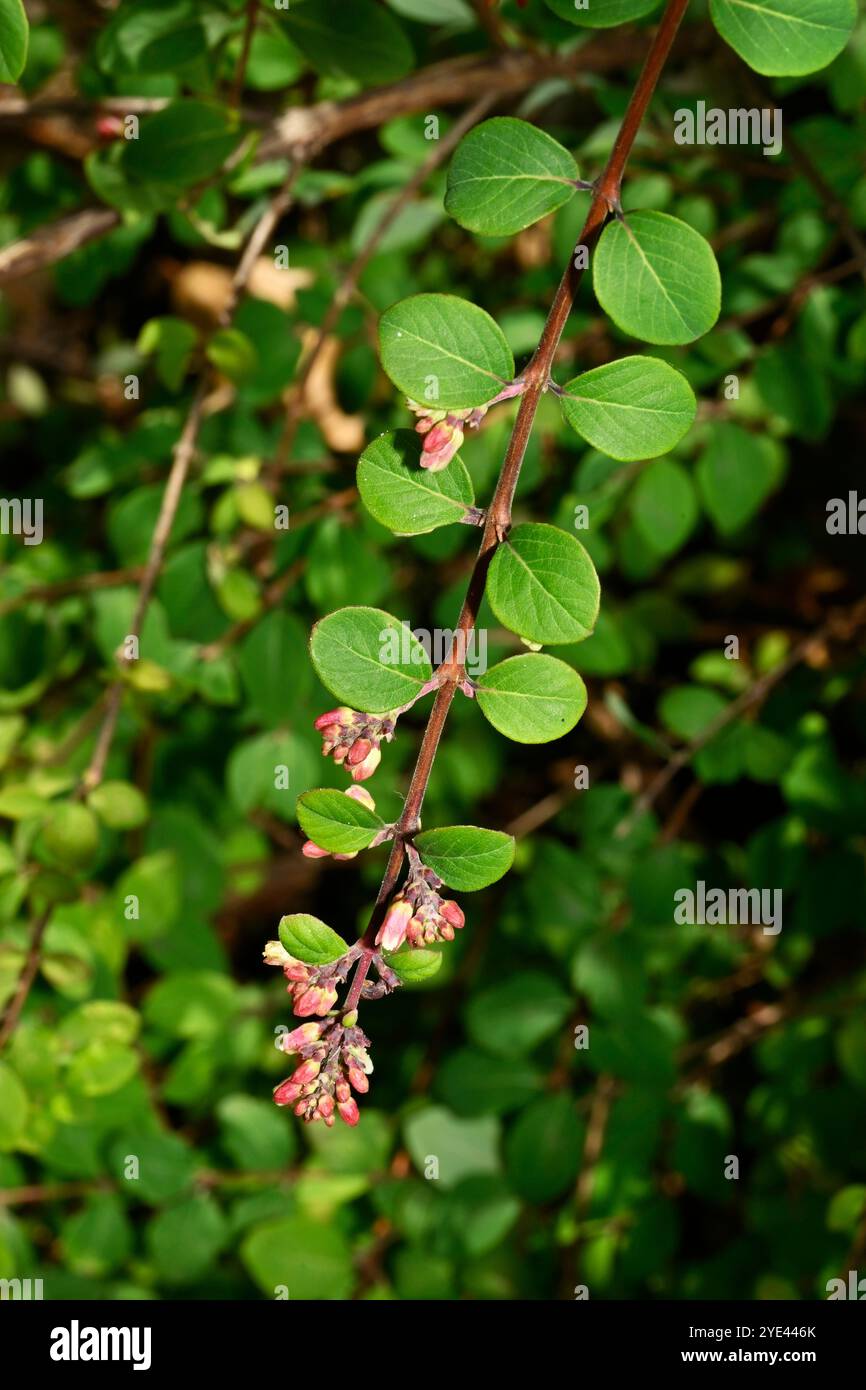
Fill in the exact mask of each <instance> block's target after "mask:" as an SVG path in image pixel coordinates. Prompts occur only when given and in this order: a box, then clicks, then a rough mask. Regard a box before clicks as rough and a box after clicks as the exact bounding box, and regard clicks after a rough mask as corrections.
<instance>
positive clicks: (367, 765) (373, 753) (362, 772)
mask: <svg viewBox="0 0 866 1390" xmlns="http://www.w3.org/2000/svg"><path fill="white" fill-rule="evenodd" d="M359 741H362V742H365V741H366V740H359ZM381 761H382V751H381V749H379V748H371V749H370V751H369V753H368V754H367V756H366V758H365V759H364V760H363V762H360V763H357V764H354V765H353V766H352V781H353V782H365V781H366V780H367V778H368V777H372V776H373V773H374V772H375V771H376V768H377V767H378V766H379V764H380V762H381Z"/></svg>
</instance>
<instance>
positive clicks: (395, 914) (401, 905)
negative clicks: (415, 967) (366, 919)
mask: <svg viewBox="0 0 866 1390" xmlns="http://www.w3.org/2000/svg"><path fill="white" fill-rule="evenodd" d="M411 918H412V905H411V903H408V902H407V901H406V899H405V898H395V899H394V901H393V902H392V903H391V906H390V907H389V908H388V911H387V912H386V913H385V920H384V921H383V923H382V925H381V927H380V928H379V932H378V935H377V936H376V945H377V946H381V947H382V949H383V950H384V951H396V950H397V947H398V946H402V944H403V942H404V941H405V939H406V928H407V927H408V925H409V922H410V920H411Z"/></svg>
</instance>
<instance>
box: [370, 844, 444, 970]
mask: <svg viewBox="0 0 866 1390" xmlns="http://www.w3.org/2000/svg"><path fill="white" fill-rule="evenodd" d="M441 887H442V880H441V879H439V878H437V876H436V875H435V874H434V873H433V870H432V869H428V868H425V866H424V865H423V864H422V863H421V861H420V859H419V858H418V855H417V853H415V852H413V851H411V850H410V870H409V877H408V878H407V880H406V882H405V883H404V885H403V888H402V890H401V892H399V893H398V894H397V895H396V896H395V897H394V898H392V899H391V903H390V905H389V907H388V911H387V912H386V913H385V917H384V920H383V922H382V925H381V927H380V928H379V932H378V935H377V937H376V945H377V946H381V947H382V949H383V951H396V950H397V948H398V947H399V946H402V944H403V942H404V941H408V942H409V944H410V946H429V945H430V944H431V943H432V942H434V941H453V940H454V933H455V931H459V930H460V928H461V927H462V926H463V924H464V922H465V920H466V919H465V917H464V916H463V912H462V911H461V909H460V908H459V907H458V905H457V903H455V902H454V901H453V900H452V899H451V898H443V897H442V896H441V895H440V893H439V891H438V890H439V889H440V888H441Z"/></svg>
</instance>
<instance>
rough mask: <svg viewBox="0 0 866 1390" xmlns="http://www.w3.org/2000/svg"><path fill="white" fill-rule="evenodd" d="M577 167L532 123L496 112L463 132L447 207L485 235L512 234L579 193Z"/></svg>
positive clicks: (452, 168) (464, 223) (450, 178)
mask: <svg viewBox="0 0 866 1390" xmlns="http://www.w3.org/2000/svg"><path fill="white" fill-rule="evenodd" d="M576 178H577V165H576V164H575V162H574V159H573V158H572V156H571V155H570V154H569V153H568V150H565V149H563V147H562V145H560V144H559V142H558V141H556V140H554V139H553V137H552V136H550V135H548V134H547V133H546V132H545V131H543V130H539V129H538V128H537V126H534V125H530V124H529V122H528V121H519V120H516V119H515V118H514V117H513V116H495V117H494V118H493V120H490V121H482V123H481V124H480V125H477V126H476V127H475V128H474V130H470V132H469V134H468V135H464V137H463V139H462V140H461V141H460V144H459V145H458V146H457V149H456V150H455V152H454V156H453V158H452V160H451V166H450V168H449V170H448V190H447V192H446V194H445V211H446V212H448V213H450V215H451V216H452V217H453V218H454V220H455V221H456V222H459V223H460V225H461V227H467V228H468V229H469V231H470V232H480V233H482V235H484V236H511V235H512V233H514V232H520V231H522V230H523V228H524V227H530V226H531V225H532V223H533V222H537V221H538V220H539V218H540V217H545V216H546V215H547V214H548V213H549V212H554V211H555V210H556V208H558V207H561V206H562V204H563V203H567V202H568V201H569V199H570V198H572V197H573V196H574V191H575V190H574V180H575V179H576Z"/></svg>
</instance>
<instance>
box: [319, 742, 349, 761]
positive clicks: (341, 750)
mask: <svg viewBox="0 0 866 1390" xmlns="http://www.w3.org/2000/svg"><path fill="white" fill-rule="evenodd" d="M348 751H349V749H348V748H347V746H346V745H345V744H344V743H341V744H340V745H339V746H338V747H337V748H335V749H334V751H333V753H332V754H331V757H332V758H333V759H334V762H335V763H338V764H339V763H343V762H345V761H346V754H347V753H348ZM322 752H323V753H327V749H325V748H323V749H322Z"/></svg>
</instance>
